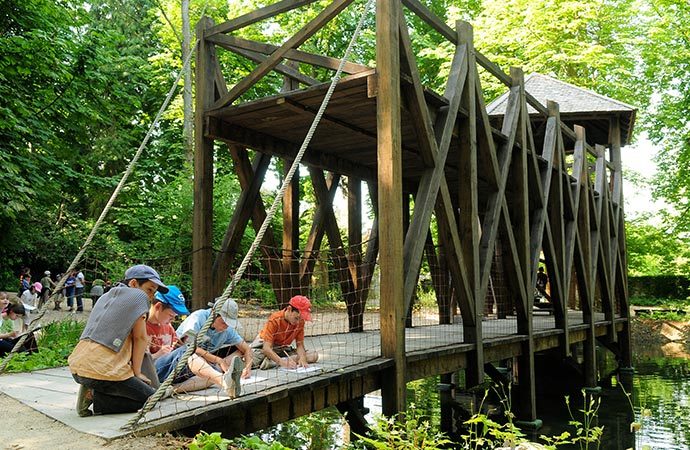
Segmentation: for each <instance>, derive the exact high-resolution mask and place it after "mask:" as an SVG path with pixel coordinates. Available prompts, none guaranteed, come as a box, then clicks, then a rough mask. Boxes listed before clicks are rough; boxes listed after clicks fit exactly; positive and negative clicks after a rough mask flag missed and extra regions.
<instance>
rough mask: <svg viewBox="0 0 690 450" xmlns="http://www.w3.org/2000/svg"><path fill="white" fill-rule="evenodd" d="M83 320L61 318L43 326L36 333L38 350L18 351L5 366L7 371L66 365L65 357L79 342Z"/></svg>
mask: <svg viewBox="0 0 690 450" xmlns="http://www.w3.org/2000/svg"><path fill="white" fill-rule="evenodd" d="M82 331H84V322H79V321H76V320H62V321H59V322H52V323H49V324H48V325H46V326H44V327H43V328H42V329H41V330H40V332H38V333H37V338H38V339H37V340H38V351H37V352H34V353H32V354H29V353H18V354H16V355H15V356H14V357H13V358H12V360H11V361H10V363H9V364H8V366H7V371H8V372H31V371H34V370H41V369H50V368H52V367H62V366H66V365H67V358H68V357H69V355H70V354H71V353H72V350H74V347H75V346H76V345H77V342H79V336H81V333H82Z"/></svg>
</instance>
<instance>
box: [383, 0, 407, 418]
mask: <svg viewBox="0 0 690 450" xmlns="http://www.w3.org/2000/svg"><path fill="white" fill-rule="evenodd" d="M400 14H402V12H401V7H400V3H399V2H398V1H397V0H378V1H377V2H376V71H377V75H378V78H377V79H378V95H377V101H376V105H377V111H376V112H377V114H376V116H377V132H378V155H377V157H378V204H379V240H380V247H379V249H380V250H379V252H380V254H379V261H380V268H381V313H380V314H381V354H382V356H383V357H385V358H392V359H394V360H395V364H394V366H393V368H392V369H391V373H390V377H386V382H385V383H382V390H381V393H382V397H383V413H384V414H386V415H392V414H395V413H397V412H399V411H402V410H403V409H404V407H405V327H404V325H405V310H404V299H403V267H402V264H401V262H402V260H403V252H402V249H403V228H402V162H401V159H402V148H401V130H400V51H399V45H400V42H399V33H398V24H399V22H398V21H399V17H400Z"/></svg>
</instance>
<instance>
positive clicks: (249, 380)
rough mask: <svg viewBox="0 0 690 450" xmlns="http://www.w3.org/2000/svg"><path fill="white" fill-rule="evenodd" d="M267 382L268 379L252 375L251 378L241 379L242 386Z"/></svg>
mask: <svg viewBox="0 0 690 450" xmlns="http://www.w3.org/2000/svg"><path fill="white" fill-rule="evenodd" d="M264 380H267V378H266V377H260V376H258V375H252V376H250V377H249V378H240V384H241V385H245V384H251V383H258V382H259V381H264Z"/></svg>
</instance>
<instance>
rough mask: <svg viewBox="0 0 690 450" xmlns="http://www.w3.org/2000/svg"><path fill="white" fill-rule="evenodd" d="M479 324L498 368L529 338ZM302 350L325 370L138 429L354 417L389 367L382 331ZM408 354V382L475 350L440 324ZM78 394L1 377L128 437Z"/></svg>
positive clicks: (66, 412)
mask: <svg viewBox="0 0 690 450" xmlns="http://www.w3.org/2000/svg"><path fill="white" fill-rule="evenodd" d="M554 319H555V318H554V316H553V315H548V314H542V313H537V314H536V315H535V316H534V317H533V330H534V334H533V340H534V346H535V351H537V352H542V351H553V350H555V349H557V348H558V346H559V342H560V340H561V339H562V330H558V329H557V328H556V327H555V320H554ZM569 322H570V324H571V325H570V330H569V335H570V341H571V342H572V343H573V344H577V343H582V342H585V341H586V339H587V332H588V328H589V326H588V325H587V324H585V323H583V315H582V313H580V312H576V311H571V312H570V313H569ZM625 322H626V319H625V318H622V317H617V318H616V319H615V321H614V323H613V324H611V323H610V322H608V321H607V320H605V318H604V314H602V313H597V314H595V334H596V336H597V337H598V338H605V336H606V334H607V330H608V329H609V328H610V327H611V326H612V325H613V326H614V327H615V329H616V330H617V331H618V332H621V331H622V330H623V328H624V326H625ZM484 325H485V326H484V327H483V333H484V339H483V346H484V355H485V361H486V363H492V364H498V363H500V362H501V361H505V360H508V359H511V358H514V357H515V356H516V355H519V354H520V352H521V348H522V345H523V344H524V341H525V340H527V339H528V337H527V336H523V335H519V334H517V326H516V321H515V317H508V318H506V319H493V320H485V321H484ZM306 345H307V347H308V348H311V349H319V351H320V352H321V353H322V359H321V361H319V363H318V366H319V367H320V368H321V369H322V370H323V371H321V372H314V373H311V374H296V373H289V372H283V371H279V370H277V369H271V370H268V371H254V373H255V375H258V381H256V382H253V383H250V384H246V385H244V386H243V395H242V396H241V397H239V398H237V399H235V400H228V398H227V396H225V394H223V393H221V392H220V391H219V390H218V389H217V388H209V389H207V390H205V391H200V392H194V393H189V394H181V395H179V396H177V397H175V398H169V399H165V400H163V401H162V402H160V403H159V404H158V405H157V406H156V408H155V409H154V410H152V411H151V412H149V413H148V414H147V415H146V416H145V418H144V421H143V422H142V424H141V425H140V427H139V428H137V430H136V432H137V433H139V434H148V433H155V432H165V431H176V430H177V431H186V432H189V433H192V434H193V433H196V432H197V431H198V430H199V429H203V430H205V431H209V432H210V431H211V430H213V431H221V432H222V433H223V435H224V436H226V437H234V436H238V435H240V434H246V433H250V432H253V431H257V430H261V429H264V428H267V427H269V426H271V425H276V424H279V423H281V422H284V421H286V420H289V419H293V418H296V417H299V416H302V415H304V414H308V413H311V412H314V411H319V410H321V409H324V408H327V407H330V406H336V407H338V408H339V409H340V410H341V411H348V415H349V416H350V418H351V419H357V415H358V414H360V411H359V410H358V408H357V403H356V402H357V401H358V399H360V398H361V397H362V396H363V395H365V394H367V393H371V392H374V391H378V390H381V389H382V388H383V387H384V386H385V383H386V381H387V380H388V379H387V378H386V373H387V371H390V370H391V369H392V368H393V367H394V366H393V364H394V361H393V359H390V358H383V357H381V356H380V352H381V350H380V334H379V332H378V330H375V329H372V330H366V331H363V332H358V333H337V334H330V335H312V336H308V337H307V339H306ZM406 349H407V354H406V357H405V358H406V362H405V366H406V376H407V378H408V380H414V379H419V378H425V377H429V376H433V375H436V374H438V373H445V372H448V371H456V370H459V369H467V368H468V367H469V366H468V364H469V359H468V355H469V354H470V353H471V352H473V351H474V350H475V345H474V344H469V343H463V327H462V325H461V324H446V325H431V326H419V327H415V328H412V329H409V330H408V331H407V333H406ZM77 389H78V385H77V384H76V383H75V382H74V380H73V379H72V377H71V375H70V374H69V370H68V369H67V368H66V367H65V368H58V369H48V370H43V371H37V372H33V373H31V374H9V375H3V376H2V377H0V391H2V392H3V393H5V394H7V395H10V396H12V397H14V398H16V399H17V400H19V401H21V402H24V403H26V404H27V405H28V406H30V407H32V408H35V409H37V410H39V411H41V412H42V413H44V414H46V415H48V416H49V417H51V418H53V419H55V420H58V421H61V422H63V423H64V424H65V425H68V426H71V427H73V428H74V429H76V430H78V431H81V432H85V433H90V434H94V435H97V436H100V437H103V438H107V439H114V438H118V437H121V436H125V435H128V434H130V433H131V430H125V429H122V428H121V427H123V426H124V425H125V424H126V423H127V422H129V420H130V419H131V417H132V415H133V414H115V415H105V416H93V417H85V418H81V417H78V416H77V415H76V411H75V408H74V405H75V398H76V392H77ZM360 419H361V416H360ZM353 422H354V423H353V425H354V426H361V422H357V421H356V420H354V421H353ZM360 432H361V430H360Z"/></svg>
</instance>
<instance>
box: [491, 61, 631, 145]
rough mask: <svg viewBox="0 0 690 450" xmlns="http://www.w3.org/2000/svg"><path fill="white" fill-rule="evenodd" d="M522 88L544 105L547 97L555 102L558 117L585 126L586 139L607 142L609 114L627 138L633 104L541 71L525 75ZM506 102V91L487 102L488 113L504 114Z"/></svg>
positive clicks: (623, 139) (625, 141)
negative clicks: (618, 123) (617, 118)
mask: <svg viewBox="0 0 690 450" xmlns="http://www.w3.org/2000/svg"><path fill="white" fill-rule="evenodd" d="M525 90H526V91H527V92H528V93H530V94H531V95H532V96H533V97H534V98H536V99H537V100H538V101H539V102H540V103H541V104H543V105H546V102H547V100H552V101H555V102H557V103H558V105H559V110H560V114H561V119H562V120H563V121H564V122H566V123H568V122H572V123H574V124H577V125H582V126H584V127H585V128H586V129H587V133H588V141H590V140H592V141H594V143H597V144H608V143H609V138H608V124H607V123H606V122H607V121H608V119H609V118H610V117H615V116H618V117H619V118H620V121H621V145H626V144H628V143H629V142H630V139H631V136H632V131H633V127H634V125H635V114H636V111H637V108H635V107H634V106H631V105H629V104H627V103H624V102H621V101H618V100H614V99H612V98H609V97H606V96H604V95H601V94H597V93H596V92H594V91H591V90H588V89H583V88H581V87H578V86H575V85H572V84H570V83H566V82H564V81H560V80H557V79H555V78H552V77H550V76H547V75H542V74H540V73H531V74H529V75H528V76H526V77H525ZM507 104H508V92H506V93H505V94H503V95H501V96H500V97H498V98H497V99H496V100H494V101H493V102H491V103H490V104H489V105H487V107H486V109H487V112H488V114H489V116H491V117H500V116H503V115H504V114H505V111H506V106H507ZM528 111H529V114H530V115H538V114H539V113H538V112H537V110H535V109H534V108H532V107H531V106H529V105H528ZM592 125H593V126H592ZM592 133H594V135H591V134H592Z"/></svg>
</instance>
